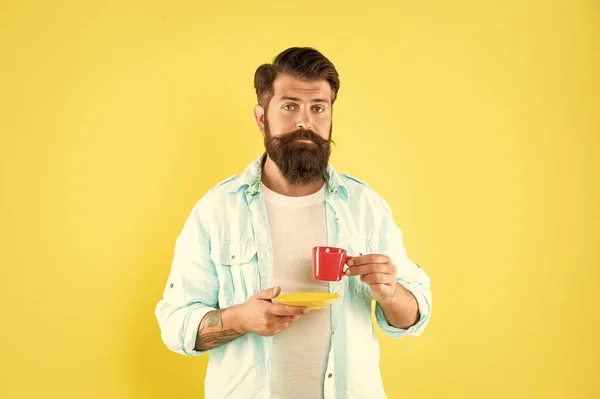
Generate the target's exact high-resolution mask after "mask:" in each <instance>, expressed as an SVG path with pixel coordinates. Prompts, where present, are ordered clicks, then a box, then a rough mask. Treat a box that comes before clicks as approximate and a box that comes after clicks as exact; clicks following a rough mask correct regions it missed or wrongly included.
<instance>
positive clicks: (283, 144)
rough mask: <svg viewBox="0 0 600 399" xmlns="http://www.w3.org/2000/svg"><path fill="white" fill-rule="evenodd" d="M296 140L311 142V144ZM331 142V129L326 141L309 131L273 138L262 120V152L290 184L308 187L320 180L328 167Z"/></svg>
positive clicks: (267, 125) (302, 130)
mask: <svg viewBox="0 0 600 399" xmlns="http://www.w3.org/2000/svg"><path fill="white" fill-rule="evenodd" d="M297 140H310V141H311V142H312V143H300V142H297ZM331 143H332V140H331V128H330V129H329V140H325V139H324V138H322V137H321V136H319V135H318V134H316V133H315V132H313V131H312V130H309V129H297V130H294V131H292V132H290V133H285V134H284V135H282V136H278V137H273V136H271V131H270V129H269V122H268V120H267V119H265V149H266V150H267V154H268V155H269V158H271V160H273V162H274V163H275V165H277V167H278V168H279V170H280V171H281V174H282V175H283V177H284V179H285V180H286V181H287V182H288V183H289V184H292V185H307V184H311V183H315V182H317V181H319V180H321V179H323V177H324V176H325V172H326V171H327V165H328V164H329V156H330V155H331Z"/></svg>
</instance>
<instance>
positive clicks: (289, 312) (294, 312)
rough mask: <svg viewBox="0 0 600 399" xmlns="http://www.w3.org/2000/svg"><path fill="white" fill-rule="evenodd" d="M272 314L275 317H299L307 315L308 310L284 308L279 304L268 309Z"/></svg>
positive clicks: (304, 308) (300, 307)
mask: <svg viewBox="0 0 600 399" xmlns="http://www.w3.org/2000/svg"><path fill="white" fill-rule="evenodd" d="M270 311H271V313H272V314H274V315H277V316H299V315H304V314H308V308H307V307H304V306H286V305H281V304H274V305H273V306H271V307H270Z"/></svg>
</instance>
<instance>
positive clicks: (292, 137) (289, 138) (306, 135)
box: [273, 129, 329, 147]
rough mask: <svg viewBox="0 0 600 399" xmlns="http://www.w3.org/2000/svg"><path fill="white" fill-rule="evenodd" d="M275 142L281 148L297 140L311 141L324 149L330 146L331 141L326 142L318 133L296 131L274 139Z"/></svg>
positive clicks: (308, 130) (302, 130)
mask: <svg viewBox="0 0 600 399" xmlns="http://www.w3.org/2000/svg"><path fill="white" fill-rule="evenodd" d="M273 140H275V141H278V142H279V144H280V145H281V146H285V145H288V144H291V143H293V142H295V141H296V140H310V141H312V142H313V143H315V144H317V145H318V146H320V147H322V146H325V145H328V144H329V140H325V139H324V138H323V137H321V136H319V135H318V134H317V133H315V132H313V131H312V130H310V129H296V130H294V131H292V132H290V133H286V134H284V135H283V136H279V137H273Z"/></svg>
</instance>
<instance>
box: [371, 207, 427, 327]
mask: <svg viewBox="0 0 600 399" xmlns="http://www.w3.org/2000/svg"><path fill="white" fill-rule="evenodd" d="M380 232H381V234H380V240H379V246H380V248H379V249H380V253H381V254H385V255H387V256H389V257H390V258H391V259H392V261H393V262H394V265H395V266H396V272H397V274H396V281H397V282H398V283H399V284H400V285H402V286H403V287H404V288H406V289H407V290H408V291H410V292H411V293H412V294H413V296H414V297H415V299H416V300H417V305H418V307H419V320H418V321H417V323H416V324H414V325H412V326H411V327H409V328H408V329H403V328H396V327H394V326H392V325H391V324H390V323H389V322H388V321H387V319H386V318H385V315H384V313H383V309H381V306H380V305H379V303H377V304H376V305H375V319H376V320H377V324H378V325H379V326H380V327H381V329H382V330H383V332H384V333H385V334H387V335H389V336H390V337H393V338H402V337H404V336H406V335H412V336H418V335H421V333H422V332H423V330H424V329H425V327H426V326H427V324H428V323H429V319H430V317H431V279H430V278H429V276H428V275H427V274H426V273H425V272H424V271H423V270H422V269H421V268H420V267H419V266H418V265H416V264H415V263H413V262H412V261H411V260H410V259H409V258H408V256H407V252H406V248H405V247H404V243H403V238H402V231H401V230H400V228H399V227H398V226H397V225H396V223H395V222H394V220H393V219H392V212H391V209H390V208H389V206H388V205H387V204H386V203H385V201H383V200H382V218H381V225H380Z"/></svg>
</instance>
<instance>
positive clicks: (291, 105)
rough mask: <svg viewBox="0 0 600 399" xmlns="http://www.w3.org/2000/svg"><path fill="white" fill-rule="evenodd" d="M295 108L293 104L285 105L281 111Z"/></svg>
mask: <svg viewBox="0 0 600 399" xmlns="http://www.w3.org/2000/svg"><path fill="white" fill-rule="evenodd" d="M295 107H296V106H295V105H294V104H286V105H284V106H283V109H285V110H286V111H292V110H293V109H294V108H295Z"/></svg>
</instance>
